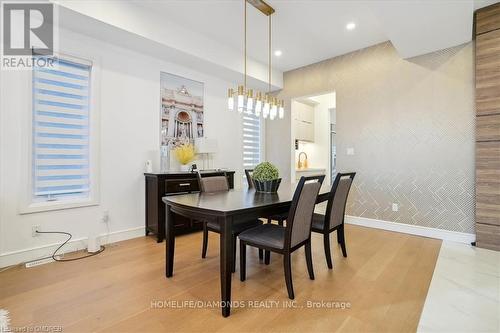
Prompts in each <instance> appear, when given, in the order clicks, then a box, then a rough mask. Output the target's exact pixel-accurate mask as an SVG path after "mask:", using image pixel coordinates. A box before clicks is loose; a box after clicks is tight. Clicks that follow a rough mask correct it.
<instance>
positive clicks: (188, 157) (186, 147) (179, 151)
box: [174, 144, 195, 165]
mask: <svg viewBox="0 0 500 333" xmlns="http://www.w3.org/2000/svg"><path fill="white" fill-rule="evenodd" d="M174 154H175V158H177V161H179V163H180V164H183V165H186V164H188V163H189V162H191V161H192V160H194V156H195V153H194V146H193V145H192V144H183V145H181V146H179V147H177V148H175V149H174Z"/></svg>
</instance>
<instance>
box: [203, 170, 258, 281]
mask: <svg viewBox="0 0 500 333" xmlns="http://www.w3.org/2000/svg"><path fill="white" fill-rule="evenodd" d="M198 183H199V187H200V192H202V193H217V192H225V191H229V184H228V181H227V176H226V174H225V172H224V173H222V174H221V175H220V176H210V177H202V176H201V174H200V173H198ZM261 224H262V221H260V220H259V219H253V220H249V221H245V222H242V223H237V224H235V225H233V233H232V235H231V237H232V242H231V244H232V246H233V268H232V269H233V272H234V271H235V269H236V238H237V236H238V234H239V233H240V232H242V231H244V230H247V229H249V228H253V227H256V226H259V225H261ZM209 231H212V232H216V233H218V234H220V224H219V223H217V222H216V221H205V222H203V245H202V250H201V257H202V258H205V257H206V256H207V249H208V232H209ZM262 256H263V253H262V251H259V257H262Z"/></svg>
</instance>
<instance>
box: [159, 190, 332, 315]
mask: <svg viewBox="0 0 500 333" xmlns="http://www.w3.org/2000/svg"><path fill="white" fill-rule="evenodd" d="M296 186H297V183H287V182H282V183H281V184H280V186H279V188H278V191H277V193H262V192H257V191H255V190H254V189H249V188H247V187H243V188H240V189H233V190H229V191H223V192H217V193H201V192H200V193H189V194H180V195H175V196H165V197H163V198H162V200H163V202H164V203H165V209H166V214H165V220H166V221H165V223H166V225H165V233H166V235H165V236H166V242H165V267H166V269H165V275H166V277H167V278H170V277H172V275H173V273H174V253H175V232H174V224H175V215H176V214H178V215H181V216H184V217H188V218H191V219H193V220H199V221H204V222H211V221H214V222H217V223H219V224H220V226H221V228H220V247H219V251H220V288H221V302H220V305H221V311H222V316H224V317H228V316H229V315H230V313H231V274H232V262H233V248H232V241H231V235H232V228H233V225H234V224H237V223H239V222H243V221H248V220H251V219H258V218H263V217H267V216H272V215H275V214H283V213H286V212H288V211H289V209H290V206H291V203H292V199H293V196H294V193H295V188H296ZM329 194H330V185H328V184H323V185H322V187H321V189H320V191H319V194H318V198H317V202H316V203H321V202H323V201H327V200H328V197H329Z"/></svg>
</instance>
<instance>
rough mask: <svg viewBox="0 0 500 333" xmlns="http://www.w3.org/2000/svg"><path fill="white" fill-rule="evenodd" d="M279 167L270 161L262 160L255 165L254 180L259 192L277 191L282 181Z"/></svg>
mask: <svg viewBox="0 0 500 333" xmlns="http://www.w3.org/2000/svg"><path fill="white" fill-rule="evenodd" d="M279 176H280V173H279V171H278V168H276V167H275V166H274V165H272V164H271V163H269V162H262V163H260V164H259V165H257V166H256V167H255V169H254V170H253V174H252V180H253V183H254V185H255V190H256V191H257V192H265V193H276V192H277V191H278V187H279V186H280V183H281V178H279Z"/></svg>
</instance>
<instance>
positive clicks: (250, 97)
mask: <svg viewBox="0 0 500 333" xmlns="http://www.w3.org/2000/svg"><path fill="white" fill-rule="evenodd" d="M252 111H253V92H252V89H250V90H248V94H247V113H248V114H251V113H252Z"/></svg>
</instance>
